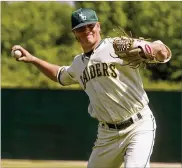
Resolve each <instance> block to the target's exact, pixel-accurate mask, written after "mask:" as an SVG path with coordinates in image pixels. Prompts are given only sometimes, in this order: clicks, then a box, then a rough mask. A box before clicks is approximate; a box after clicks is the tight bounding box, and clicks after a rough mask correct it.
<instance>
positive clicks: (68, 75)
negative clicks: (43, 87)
mask: <svg viewBox="0 0 182 168" xmlns="http://www.w3.org/2000/svg"><path fill="white" fill-rule="evenodd" d="M124 64H125V62H124V61H123V60H121V59H120V58H117V55H115V53H114V49H113V45H112V39H111V38H106V39H104V40H102V41H101V42H100V44H99V45H98V46H97V47H96V49H95V50H94V51H93V53H92V54H91V56H90V58H88V57H86V55H85V54H84V53H83V54H80V55H77V56H76V57H75V58H74V60H73V63H72V65H71V66H63V67H60V69H59V71H58V74H57V79H58V81H59V83H60V84H61V85H70V84H74V83H78V82H79V84H80V85H81V87H82V88H83V89H84V91H85V92H86V93H87V95H88V96H89V100H90V104H89V107H88V112H89V114H90V115H91V116H92V117H94V118H97V119H98V120H99V121H103V122H108V123H116V122H119V121H122V120H125V119H127V118H129V117H130V116H131V115H132V114H134V113H136V112H138V111H139V110H141V109H142V108H143V107H144V106H145V105H147V104H148V102H149V100H148V97H147V95H146V92H145V91H144V89H143V84H142V79H141V77H140V74H139V69H138V68H137V69H132V68H130V67H129V66H128V65H124Z"/></svg>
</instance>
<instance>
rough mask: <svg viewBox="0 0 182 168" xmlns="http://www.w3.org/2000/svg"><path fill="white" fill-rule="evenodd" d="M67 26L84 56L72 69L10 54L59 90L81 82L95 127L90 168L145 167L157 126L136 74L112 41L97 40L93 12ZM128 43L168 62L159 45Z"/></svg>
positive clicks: (26, 54)
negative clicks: (96, 123) (96, 131)
mask: <svg viewBox="0 0 182 168" xmlns="http://www.w3.org/2000/svg"><path fill="white" fill-rule="evenodd" d="M71 21H72V31H73V33H74V35H75V37H76V39H77V40H78V42H79V43H80V45H81V47H82V48H83V53H81V54H79V55H77V56H76V57H75V58H74V60H73V62H72V64H71V65H70V66H61V67H60V66H58V65H53V64H50V63H48V62H46V61H43V60H41V59H39V58H37V57H35V56H33V55H31V54H30V53H29V52H28V51H27V50H25V49H24V48H22V47H21V46H18V45H15V46H13V48H12V50H13V51H14V50H17V49H18V50H20V51H21V52H22V54H23V56H22V57H21V58H17V61H23V62H27V63H32V64H33V65H35V66H36V67H37V68H39V70H40V71H42V72H43V73H44V74H45V75H46V76H47V77H49V78H50V79H52V80H53V81H56V82H59V83H60V84H61V85H63V86H64V85H70V84H75V83H79V84H80V85H81V87H82V88H83V90H84V91H85V92H86V93H87V95H88V96H89V100H90V104H89V107H88V112H89V114H90V115H91V117H94V118H96V119H97V120H98V122H99V124H98V137H97V140H96V142H95V144H94V147H93V151H92V153H91V156H90V158H89V161H88V168H119V167H120V166H121V164H122V163H124V167H125V168H144V167H147V168H148V167H149V162H150V156H151V153H152V149H153V146H154V139H155V130H156V123H155V118H154V116H153V114H152V112H151V110H150V108H149V106H148V103H149V100H148V97H147V94H146V92H145V91H144V89H143V84H142V80H141V77H140V74H139V69H138V68H131V66H130V65H132V64H130V65H129V64H128V65H127V64H126V60H125V59H122V57H118V55H116V51H115V49H114V47H113V41H114V39H112V38H105V39H101V36H100V31H101V27H100V23H99V22H98V18H97V15H96V13H95V11H93V10H92V9H88V8H81V9H78V10H76V11H74V12H73V13H72V16H71ZM123 44H124V43H123ZM132 44H133V45H132V46H131V47H130V48H131V49H132V48H136V47H137V48H141V49H142V51H143V53H144V56H145V58H147V57H148V58H149V57H150V58H152V57H155V61H156V62H159V63H165V62H167V61H169V60H170V58H171V51H170V49H169V48H168V47H167V46H166V45H164V44H163V43H162V42H161V41H156V42H147V41H145V40H140V39H134V41H133V43H132ZM119 47H120V46H119ZM119 47H118V48H119ZM123 48H124V49H125V47H123V45H121V47H120V49H121V50H124V49H123ZM151 53H152V54H151ZM137 54H138V53H137ZM137 54H136V56H137ZM139 54H140V53H139ZM123 58H124V57H123ZM134 58H135V57H134ZM142 58H143V57H142Z"/></svg>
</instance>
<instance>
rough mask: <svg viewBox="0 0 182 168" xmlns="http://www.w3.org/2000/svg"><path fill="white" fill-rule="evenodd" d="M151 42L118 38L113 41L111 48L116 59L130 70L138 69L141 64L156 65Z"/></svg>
mask: <svg viewBox="0 0 182 168" xmlns="http://www.w3.org/2000/svg"><path fill="white" fill-rule="evenodd" d="M150 44H151V42H149V41H146V40H144V39H143V38H139V39H134V38H132V37H129V36H120V37H116V38H114V39H113V48H114V52H115V54H116V55H117V56H118V57H117V58H120V59H122V60H123V61H124V62H125V64H124V65H129V66H130V67H131V68H138V67H139V66H140V65H141V64H145V65H146V64H147V63H156V62H157V59H156V56H155V54H154V52H153V51H152V47H151V45H150Z"/></svg>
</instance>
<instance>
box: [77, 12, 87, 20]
mask: <svg viewBox="0 0 182 168" xmlns="http://www.w3.org/2000/svg"><path fill="white" fill-rule="evenodd" d="M78 15H79V17H80V18H81V19H82V20H86V19H87V17H86V16H85V15H83V13H82V12H81V13H79V14H78Z"/></svg>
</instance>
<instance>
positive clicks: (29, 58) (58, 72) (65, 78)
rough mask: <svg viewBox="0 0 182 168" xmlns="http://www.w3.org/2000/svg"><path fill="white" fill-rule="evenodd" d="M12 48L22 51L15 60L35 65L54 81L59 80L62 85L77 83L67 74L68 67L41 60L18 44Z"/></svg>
mask: <svg viewBox="0 0 182 168" xmlns="http://www.w3.org/2000/svg"><path fill="white" fill-rule="evenodd" d="M13 50H20V51H21V52H22V57H20V58H17V59H16V60H17V61H21V62H25V63H31V64H33V65H35V66H36V67H37V68H38V69H39V70H40V71H41V72H42V73H43V74H44V75H45V76H47V77H48V78H50V79H51V80H53V81H55V82H59V83H60V84H62V85H70V84H74V83H77V82H76V81H75V80H74V79H72V77H71V76H69V75H67V70H68V67H67V68H66V67H60V66H58V65H54V64H51V63H48V62H46V61H44V60H41V59H39V58H37V57H35V56H33V55H31V54H30V53H29V52H28V51H27V50H25V49H24V48H23V47H21V46H19V45H15V46H13V47H12V51H13Z"/></svg>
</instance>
